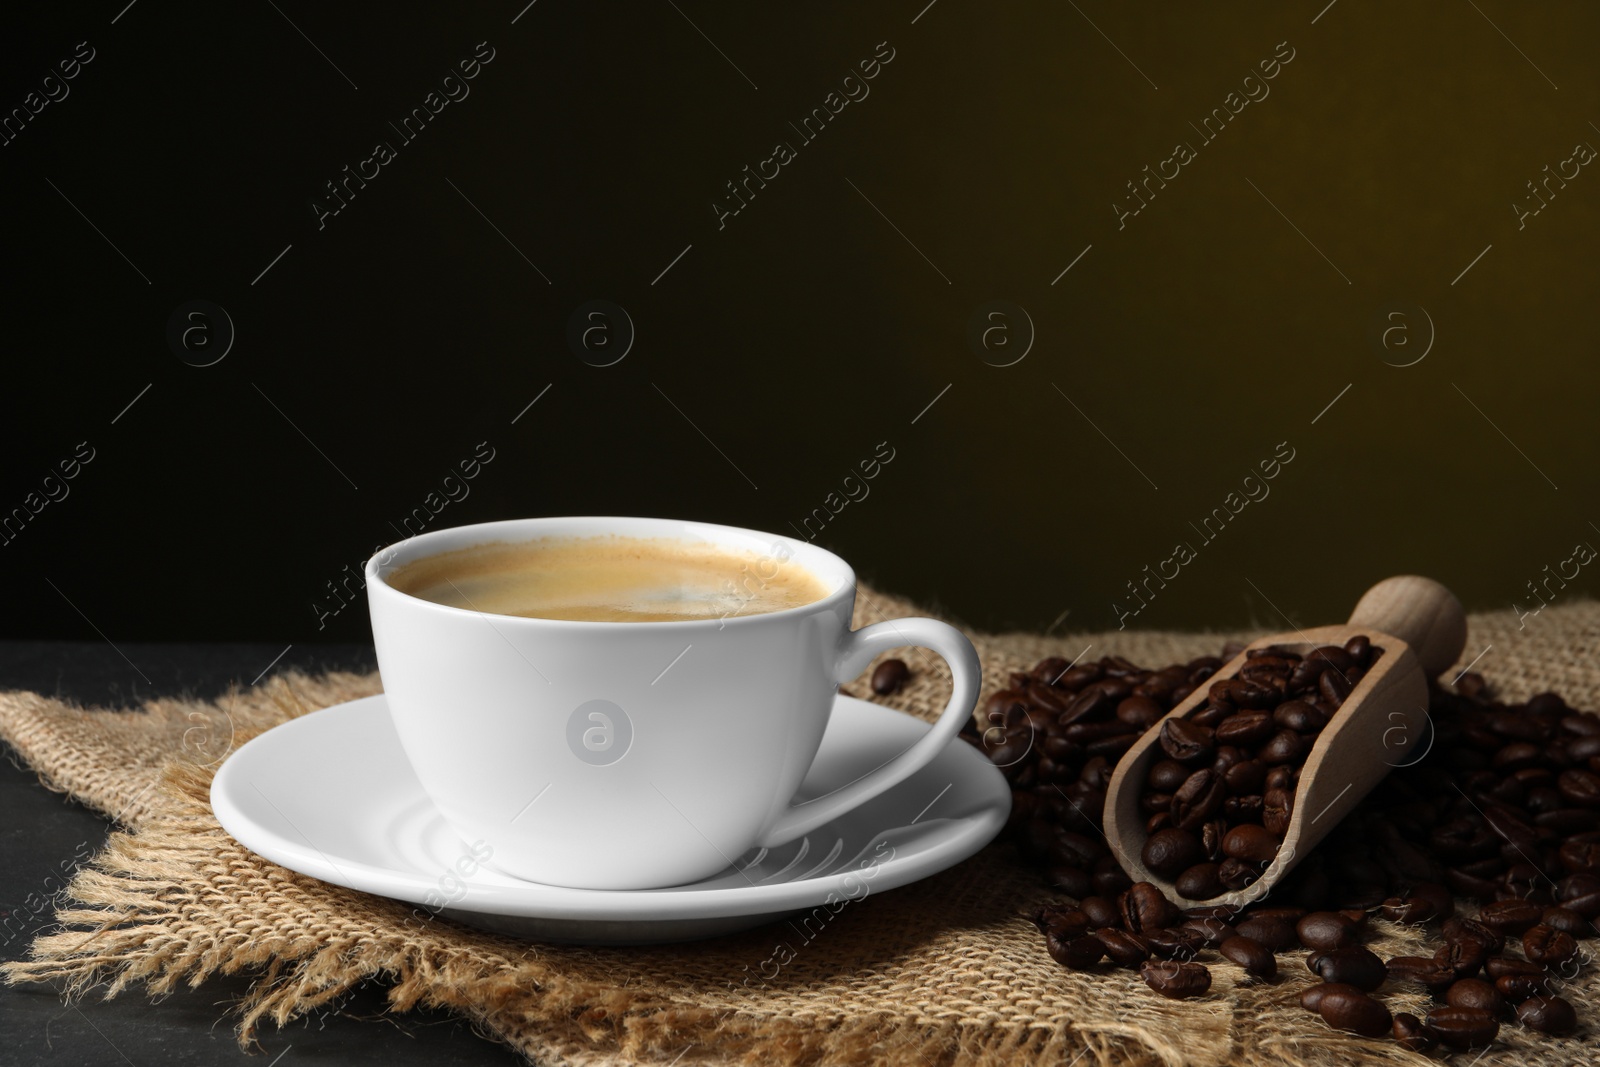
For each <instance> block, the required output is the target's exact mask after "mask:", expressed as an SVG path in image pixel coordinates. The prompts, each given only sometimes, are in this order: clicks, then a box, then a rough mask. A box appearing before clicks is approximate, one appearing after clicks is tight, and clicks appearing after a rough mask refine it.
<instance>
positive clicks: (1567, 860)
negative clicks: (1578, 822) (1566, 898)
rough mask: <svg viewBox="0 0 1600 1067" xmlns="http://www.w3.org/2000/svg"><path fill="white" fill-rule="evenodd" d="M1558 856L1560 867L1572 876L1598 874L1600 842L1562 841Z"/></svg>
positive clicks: (1599, 870)
mask: <svg viewBox="0 0 1600 1067" xmlns="http://www.w3.org/2000/svg"><path fill="white" fill-rule="evenodd" d="M1585 836H1593V835H1585ZM1560 856H1561V865H1562V866H1563V867H1565V868H1566V869H1567V870H1569V871H1571V872H1572V873H1574V874H1580V873H1581V874H1600V841H1579V840H1577V839H1573V840H1569V841H1564V842H1562V844H1561V849H1560Z"/></svg>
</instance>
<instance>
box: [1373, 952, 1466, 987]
mask: <svg viewBox="0 0 1600 1067" xmlns="http://www.w3.org/2000/svg"><path fill="white" fill-rule="evenodd" d="M1384 966H1385V969H1386V970H1387V972H1388V975H1389V978H1390V979H1391V980H1393V981H1396V982H1416V983H1417V984H1418V985H1422V986H1426V987H1427V988H1429V989H1433V990H1440V989H1446V988H1448V987H1449V986H1451V985H1453V984H1455V982H1457V981H1458V979H1457V978H1456V972H1455V971H1453V970H1451V969H1450V968H1449V967H1441V966H1439V965H1438V964H1437V963H1435V962H1434V960H1433V957H1432V956H1396V957H1394V958H1393V959H1391V960H1390V961H1389V962H1388V963H1387V964H1385V965H1384Z"/></svg>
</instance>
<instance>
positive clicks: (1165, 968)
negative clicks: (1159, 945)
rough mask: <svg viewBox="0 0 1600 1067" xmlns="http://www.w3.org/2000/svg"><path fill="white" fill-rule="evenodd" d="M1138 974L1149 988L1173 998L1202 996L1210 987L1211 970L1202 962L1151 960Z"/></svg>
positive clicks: (1181, 998) (1183, 998)
mask: <svg viewBox="0 0 1600 1067" xmlns="http://www.w3.org/2000/svg"><path fill="white" fill-rule="evenodd" d="M1139 974H1140V976H1141V977H1143V978H1144V980H1145V984H1146V985H1148V986H1149V987H1150V988H1151V989H1154V990H1155V991H1156V992H1157V993H1160V994H1161V995H1162V996H1164V997H1171V998H1172V999H1173V1000H1185V999H1187V998H1189V997H1198V996H1203V995H1204V994H1205V992H1206V991H1207V990H1208V989H1210V988H1211V971H1210V969H1209V968H1207V967H1206V965H1205V964H1203V963H1184V962H1180V961H1177V960H1151V961H1149V962H1148V963H1146V964H1145V965H1144V966H1143V967H1141V968H1139Z"/></svg>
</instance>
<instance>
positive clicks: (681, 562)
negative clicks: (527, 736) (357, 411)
mask: <svg viewBox="0 0 1600 1067" xmlns="http://www.w3.org/2000/svg"><path fill="white" fill-rule="evenodd" d="M389 584H390V585H391V586H393V587H394V588H396V589H398V590H400V591H401V592H403V593H410V594H411V595H412V596H417V597H421V598H422V599H424V600H431V601H433V602H434V603H435V604H446V605H449V606H451V607H457V608H466V609H469V610H472V611H482V612H488V613H489V614H493V615H520V616H524V617H527V618H534V619H569V620H573V621H585V622H684V621H688V620H693V619H724V618H729V617H731V616H734V615H761V614H765V613H766V612H769V611H783V610H785V609H787V608H797V607H802V606H804V605H806V604H811V603H814V602H815V601H818V600H821V599H822V598H823V597H824V596H826V595H827V594H828V586H827V583H825V582H824V581H823V580H822V579H821V578H819V577H817V576H816V575H814V574H812V573H811V572H809V571H807V570H805V569H804V568H803V567H801V566H800V565H799V564H797V563H794V562H793V561H792V560H779V559H776V558H774V557H772V556H771V555H761V554H758V553H756V552H753V551H750V550H747V549H733V548H724V547H722V546H720V545H716V544H709V543H706V542H696V541H681V540H677V539H675V538H644V537H623V536H619V535H616V534H605V535H600V536H596V537H576V538H573V537H558V538H540V539H538V540H533V541H526V542H517V543H509V544H508V543H506V542H504V541H497V542H491V543H488V544H482V545H474V546H472V547H469V548H458V549H455V550H453V551H450V552H442V553H440V554H439V555H437V556H426V557H424V558H422V559H418V560H413V561H412V562H410V563H408V564H406V565H405V566H404V567H401V568H400V569H399V570H397V571H395V572H394V573H393V574H391V575H390V576H389Z"/></svg>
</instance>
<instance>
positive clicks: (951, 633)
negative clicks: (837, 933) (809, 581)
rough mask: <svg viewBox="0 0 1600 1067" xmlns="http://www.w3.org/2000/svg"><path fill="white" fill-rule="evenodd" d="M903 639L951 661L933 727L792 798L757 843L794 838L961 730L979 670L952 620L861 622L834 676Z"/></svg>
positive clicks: (853, 671) (903, 772) (926, 758)
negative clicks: (816, 793)
mask: <svg viewBox="0 0 1600 1067" xmlns="http://www.w3.org/2000/svg"><path fill="white" fill-rule="evenodd" d="M907 645H914V646H916V647H918V648H925V649H927V650H928V651H930V652H935V653H937V654H938V655H940V656H942V657H944V661H945V662H946V663H948V664H949V665H950V676H951V680H952V681H953V682H954V691H953V692H952V693H951V694H950V702H949V703H948V704H946V705H945V707H944V712H943V714H941V715H940V716H939V719H938V721H937V722H935V723H934V724H933V729H931V730H929V731H928V732H927V733H926V734H925V735H923V737H922V739H921V740H919V741H918V742H917V743H916V744H914V745H912V746H911V747H910V748H908V749H906V750H905V751H904V752H902V753H900V755H898V756H896V757H895V758H894V759H892V760H890V761H889V762H888V763H885V764H883V765H882V766H881V767H879V768H877V769H876V770H874V771H871V772H869V773H868V774H866V775H863V776H862V777H860V778H857V779H856V780H855V781H853V782H851V783H850V784H849V785H844V786H840V787H839V788H838V789H835V790H834V791H833V792H831V793H827V794H824V795H823V796H820V797H815V798H813V799H811V800H807V801H804V802H803V803H799V804H790V805H789V807H788V808H787V809H786V810H785V811H784V812H783V813H782V814H781V815H779V816H778V818H777V819H776V820H774V822H773V823H772V825H771V826H770V827H769V828H768V829H767V832H766V833H765V834H764V835H763V836H762V837H761V839H760V841H758V842H757V844H759V845H760V846H761V847H763V848H772V847H774V846H776V845H781V844H784V843H785V842H788V841H792V840H794V839H795V838H797V837H799V836H800V835H801V834H805V833H809V832H810V831H812V830H815V829H816V828H817V827H819V826H821V825H822V824H823V823H826V822H830V821H832V820H833V819H836V818H838V817H839V816H840V815H843V814H844V813H845V812H847V811H849V810H850V809H851V808H854V807H857V806H858V805H860V804H862V803H863V802H865V801H867V800H870V799H872V798H873V797H875V796H877V795H878V794H879V793H882V792H883V791H884V790H886V789H888V788H890V787H891V786H894V785H898V784H899V783H900V782H903V781H905V780H906V779H907V778H909V777H910V776H911V775H913V774H915V773H916V772H917V771H919V770H921V769H922V768H923V767H924V766H926V765H927V764H928V763H929V762H930V761H931V760H932V759H933V758H934V757H935V756H937V755H938V754H939V753H940V752H941V751H943V750H944V748H945V746H947V745H948V744H949V743H950V742H951V740H952V739H954V738H955V736H956V735H957V734H958V733H960V732H961V726H962V724H963V723H964V722H966V721H967V718H968V717H969V716H970V715H971V714H972V709H973V707H974V706H975V705H976V704H977V702H978V687H979V684H980V682H981V680H982V672H981V671H980V669H979V667H978V653H977V651H976V650H975V649H974V648H973V647H972V642H971V641H969V640H967V637H966V635H965V634H963V633H962V632H961V631H960V630H957V629H956V628H955V627H954V626H949V625H946V624H945V623H942V622H939V621H937V620H935V619H891V620H889V621H887V622H879V623H873V624H872V625H871V626H863V627H862V628H861V629H859V630H855V631H852V632H850V633H848V634H846V635H845V638H844V641H843V642H842V643H841V649H840V654H839V661H838V666H837V667H836V669H835V678H836V680H837V681H841V682H843V681H848V680H850V679H851V678H854V677H855V676H856V675H858V674H860V673H861V672H862V671H863V670H865V669H866V666H867V664H868V663H871V662H872V660H873V658H874V657H875V656H877V655H878V654H879V653H880V652H886V651H888V650H889V649H891V648H902V647H904V646H907Z"/></svg>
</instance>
